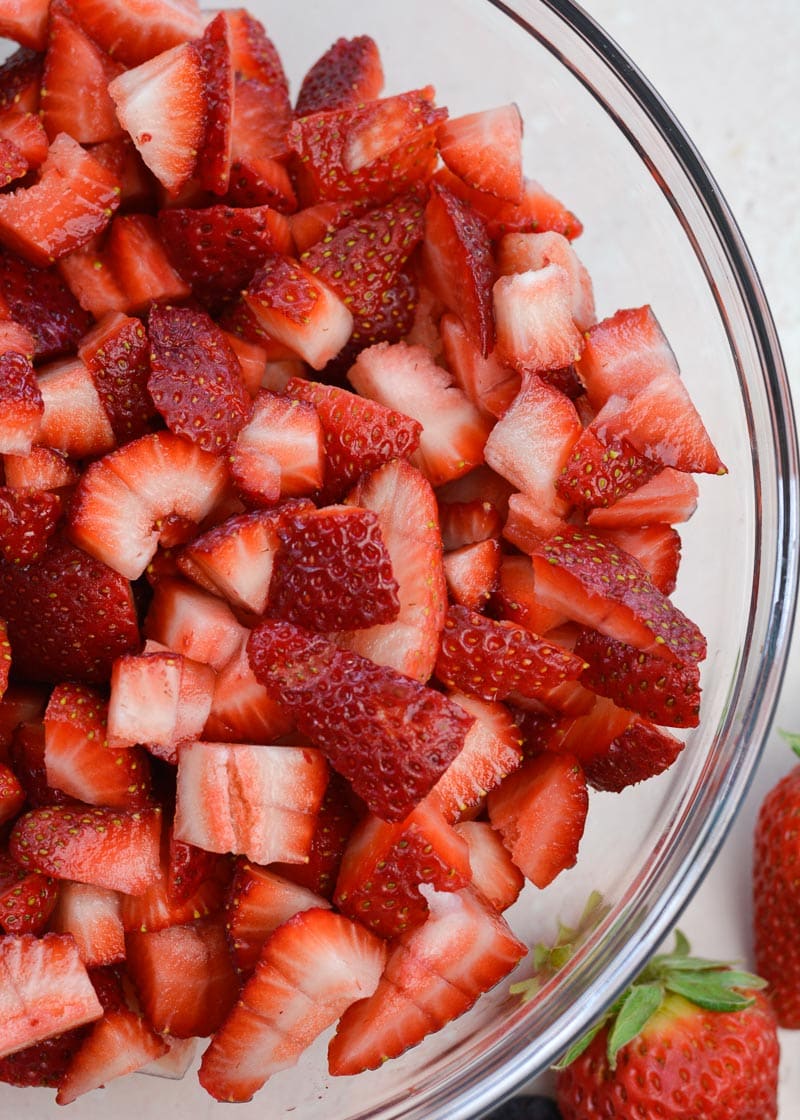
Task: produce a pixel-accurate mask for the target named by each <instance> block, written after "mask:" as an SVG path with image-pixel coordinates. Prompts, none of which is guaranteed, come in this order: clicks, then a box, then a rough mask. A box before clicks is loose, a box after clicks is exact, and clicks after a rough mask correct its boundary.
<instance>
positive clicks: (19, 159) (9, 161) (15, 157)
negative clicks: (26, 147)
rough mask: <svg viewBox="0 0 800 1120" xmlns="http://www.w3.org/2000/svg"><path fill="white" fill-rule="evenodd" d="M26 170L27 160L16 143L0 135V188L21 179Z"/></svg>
mask: <svg viewBox="0 0 800 1120" xmlns="http://www.w3.org/2000/svg"><path fill="white" fill-rule="evenodd" d="M27 171H28V161H27V159H26V158H25V156H24V155H23V154H22V152H21V151H20V150H19V148H18V147H17V145H16V144H14V143H13V142H12V141H11V140H7V139H6V137H5V136H0V188H2V187H7V186H8V184H9V183H13V182H15V180H17V179H21V178H22V177H23V176H24V175H25V173H26V172H27Z"/></svg>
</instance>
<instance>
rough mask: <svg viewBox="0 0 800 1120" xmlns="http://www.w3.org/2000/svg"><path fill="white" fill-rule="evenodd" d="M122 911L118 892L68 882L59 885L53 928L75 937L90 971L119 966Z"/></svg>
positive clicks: (122, 952)
mask: <svg viewBox="0 0 800 1120" xmlns="http://www.w3.org/2000/svg"><path fill="white" fill-rule="evenodd" d="M120 910H121V906H120V896H119V894H117V892H116V891H112V890H109V889H108V888H107V887H95V886H92V885H91V884H89V883H72V882H69V881H65V882H62V883H60V884H59V891H58V903H57V905H56V908H55V911H54V912H53V917H52V919H51V921H50V928H51V929H52V930H54V931H55V932H56V933H68V934H70V935H71V936H72V937H74V938H75V944H76V945H77V946H78V952H79V953H80V957H81V960H82V961H83V963H84V964H85V965H86V967H87V968H96V967H99V966H104V965H111V964H117V963H118V962H119V961H123V960H125V930H124V929H123V926H122V917H121V913H120ZM101 1002H102V1001H101Z"/></svg>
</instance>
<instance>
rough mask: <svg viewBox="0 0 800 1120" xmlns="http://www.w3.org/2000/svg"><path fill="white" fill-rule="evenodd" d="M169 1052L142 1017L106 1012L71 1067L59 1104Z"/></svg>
mask: <svg viewBox="0 0 800 1120" xmlns="http://www.w3.org/2000/svg"><path fill="white" fill-rule="evenodd" d="M166 1052H167V1044H166V1042H165V1041H164V1039H163V1038H161V1037H160V1036H159V1035H157V1034H156V1033H155V1031H154V1030H153V1029H152V1027H150V1026H149V1025H148V1023H147V1021H146V1019H145V1018H144V1016H142V1015H138V1014H136V1013H135V1012H133V1011H129V1010H128V1009H127V1008H121V1009H119V1010H113V1011H106V1013H105V1014H104V1015H103V1018H102V1019H101V1020H100V1021H99V1022H98V1023H96V1024H95V1025H94V1026H93V1027H92V1029H91V1031H90V1032H89V1034H88V1036H87V1038H86V1039H85V1040H84V1041H83V1042H82V1043H81V1045H80V1047H79V1049H78V1051H77V1053H76V1054H75V1056H74V1058H73V1059H72V1061H71V1062H70V1064H69V1068H68V1069H67V1071H66V1073H65V1074H64V1077H63V1079H62V1081H61V1084H60V1085H59V1087H58V1092H57V1093H56V1103H57V1104H71V1103H72V1102H73V1101H74V1100H76V1099H77V1098H78V1097H79V1096H82V1095H83V1094H84V1093H89V1092H91V1091H92V1089H99V1088H100V1087H101V1086H103V1085H106V1084H107V1083H108V1082H109V1081H113V1080H114V1079H115V1078H117V1077H124V1076H125V1075H126V1074H128V1073H133V1072H134V1070H137V1069H141V1067H142V1066H144V1065H146V1064H147V1063H148V1062H152V1061H153V1060H154V1059H156V1058H159V1057H161V1055H162V1054H165V1053H166Z"/></svg>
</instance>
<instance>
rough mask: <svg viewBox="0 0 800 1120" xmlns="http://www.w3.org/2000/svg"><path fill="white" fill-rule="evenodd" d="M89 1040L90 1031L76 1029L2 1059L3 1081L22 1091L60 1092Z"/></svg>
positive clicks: (0, 1067) (0, 1070)
mask: <svg viewBox="0 0 800 1120" xmlns="http://www.w3.org/2000/svg"><path fill="white" fill-rule="evenodd" d="M85 1037H86V1027H74V1028H73V1029H72V1030H68V1031H63V1032H62V1033H61V1034H57V1035H54V1036H53V1037H52V1038H47V1039H44V1041H42V1042H35V1043H34V1044H33V1045H32V1046H26V1047H24V1048H23V1049H22V1050H15V1051H14V1053H13V1054H7V1055H6V1057H5V1058H0V1081H3V1082H5V1083H6V1084H7V1085H16V1086H18V1087H19V1088H33V1087H38V1088H47V1089H57V1088H58V1086H59V1085H60V1084H61V1081H62V1079H63V1077H64V1074H65V1073H66V1071H67V1068H68V1067H69V1064H70V1062H71V1061H72V1059H73V1057H74V1056H75V1052H76V1051H77V1049H78V1047H79V1045H80V1044H81V1042H82V1041H83V1039H84V1038H85Z"/></svg>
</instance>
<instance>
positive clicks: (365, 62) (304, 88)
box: [295, 35, 383, 117]
mask: <svg viewBox="0 0 800 1120" xmlns="http://www.w3.org/2000/svg"><path fill="white" fill-rule="evenodd" d="M382 89H383V67H382V65H381V58H380V53H379V51H378V47H377V44H376V43H375V41H374V40H373V39H371V38H370V37H369V35H359V36H357V37H356V38H354V39H337V40H336V42H335V43H334V44H333V45H332V46H331V47H329V48H328V50H327V51H325V53H324V54H323V55H322V57H321V58H319V59H317V61H316V62H315V63H314V65H313V66H312V67H311V69H310V70H309V71H308V73H307V74H306V75H305V77H304V78H303V81H302V83H301V85H300V92H299V93H298V95H297V102H296V104H295V113H296V114H297V116H298V117H305V116H307V115H308V114H309V113H318V112H321V111H322V110H335V109H348V108H351V107H354V106H356V105H358V104H360V103H361V102H364V101H372V100H374V99H375V98H377V97H379V96H380V92H381V90H382Z"/></svg>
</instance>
